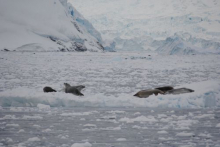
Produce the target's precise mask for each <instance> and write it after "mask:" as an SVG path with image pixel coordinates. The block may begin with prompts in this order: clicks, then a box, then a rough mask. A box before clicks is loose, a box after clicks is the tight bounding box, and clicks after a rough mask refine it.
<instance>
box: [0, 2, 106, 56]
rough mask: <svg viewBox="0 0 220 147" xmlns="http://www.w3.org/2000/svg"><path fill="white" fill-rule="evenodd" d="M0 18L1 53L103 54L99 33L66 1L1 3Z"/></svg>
mask: <svg viewBox="0 0 220 147" xmlns="http://www.w3.org/2000/svg"><path fill="white" fill-rule="evenodd" d="M0 18H1V21H0V26H1V27H0V50H9V51H95V52H97V51H103V50H104V47H103V46H102V43H103V42H102V38H101V35H100V33H99V32H98V31H97V30H95V29H94V27H93V26H92V24H91V23H90V22H89V21H88V20H86V19H85V18H84V17H83V16H82V15H81V14H80V13H79V12H78V11H77V10H76V9H75V8H74V7H73V6H72V5H71V4H70V3H68V2H67V0H31V1H30V0H20V1H17V0H10V1H3V0H2V1H0Z"/></svg>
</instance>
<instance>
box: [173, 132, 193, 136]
mask: <svg viewBox="0 0 220 147" xmlns="http://www.w3.org/2000/svg"><path fill="white" fill-rule="evenodd" d="M176 136H180V137H190V136H194V134H193V133H187V132H180V133H177V134H176Z"/></svg>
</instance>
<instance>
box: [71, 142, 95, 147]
mask: <svg viewBox="0 0 220 147" xmlns="http://www.w3.org/2000/svg"><path fill="white" fill-rule="evenodd" d="M91 146H92V144H90V143H89V142H85V143H74V144H73V145H72V146H71V147H91Z"/></svg>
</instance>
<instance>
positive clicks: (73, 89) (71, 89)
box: [64, 83, 85, 96]
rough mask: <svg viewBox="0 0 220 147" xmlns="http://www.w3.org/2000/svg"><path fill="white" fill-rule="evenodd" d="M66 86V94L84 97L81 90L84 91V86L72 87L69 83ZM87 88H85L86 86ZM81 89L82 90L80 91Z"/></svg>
mask: <svg viewBox="0 0 220 147" xmlns="http://www.w3.org/2000/svg"><path fill="white" fill-rule="evenodd" d="M64 86H65V92H66V93H72V94H74V95H77V96H84V95H83V94H82V93H81V92H80V90H82V89H83V85H80V86H71V85H70V84H68V83H64ZM77 88H78V89H77ZM84 88H85V86H84ZM79 89H80V90H79Z"/></svg>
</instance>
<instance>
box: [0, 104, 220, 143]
mask: <svg viewBox="0 0 220 147" xmlns="http://www.w3.org/2000/svg"><path fill="white" fill-rule="evenodd" d="M77 143H78V144H77ZM77 145H78V146H82V147H84V146H85V147H87V146H92V147H144V146H155V147H156V146H165V147H175V146H187V147H188V146H190V147H191V146H192V147H194V146H202V147H203V146H204V147H207V146H210V147H211V146H212V147H213V146H215V147H217V146H220V109H219V108H218V109H158V108H157V109H149V108H146V109H145V108H90V107H82V108H68V109H67V108H49V109H39V108H27V107H26V108H25V107H20V108H16V107H11V108H1V109H0V146H19V147H21V146H28V147H32V146H45V147H54V146H63V147H68V146H77Z"/></svg>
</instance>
